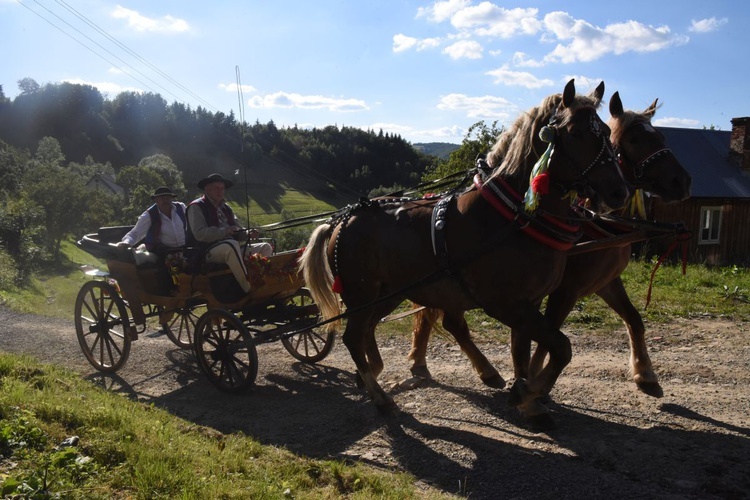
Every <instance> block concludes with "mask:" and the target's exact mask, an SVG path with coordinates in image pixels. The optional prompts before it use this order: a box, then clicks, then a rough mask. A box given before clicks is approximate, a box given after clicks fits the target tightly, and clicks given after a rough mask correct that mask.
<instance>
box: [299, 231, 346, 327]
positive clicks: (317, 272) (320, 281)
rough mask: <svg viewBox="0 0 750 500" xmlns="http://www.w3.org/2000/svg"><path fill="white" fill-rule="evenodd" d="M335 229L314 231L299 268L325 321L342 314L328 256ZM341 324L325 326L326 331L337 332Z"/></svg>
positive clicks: (335, 323) (334, 322)
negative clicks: (329, 242) (329, 244)
mask: <svg viewBox="0 0 750 500" xmlns="http://www.w3.org/2000/svg"><path fill="white" fill-rule="evenodd" d="M333 227H334V226H333V225H331V224H322V225H320V226H318V228H317V229H315V231H313V233H312V235H310V241H309V242H308V244H307V246H306V247H305V251H304V252H302V256H301V257H300V266H299V267H300V272H301V273H302V277H303V279H304V280H305V285H306V286H307V288H308V289H309V290H310V294H311V295H312V298H313V300H314V301H315V303H316V304H317V305H318V309H320V313H321V315H322V316H323V320H328V319H330V318H333V317H336V316H338V315H340V314H341V305H340V304H339V300H338V297H336V294H335V293H333V289H332V288H333V273H332V272H331V267H330V266H329V265H328V256H327V255H326V248H327V246H328V245H327V243H328V240H329V239H330V237H331V232H332V230H333ZM340 323H341V321H340V320H337V321H333V322H331V323H328V324H327V325H325V330H326V331H332V330H335V329H336V327H338V325H339V324H340Z"/></svg>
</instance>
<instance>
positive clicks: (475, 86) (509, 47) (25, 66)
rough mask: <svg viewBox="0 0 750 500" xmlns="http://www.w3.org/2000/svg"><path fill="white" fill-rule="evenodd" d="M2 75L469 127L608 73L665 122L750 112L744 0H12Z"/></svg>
mask: <svg viewBox="0 0 750 500" xmlns="http://www.w3.org/2000/svg"><path fill="white" fill-rule="evenodd" d="M0 47H1V48H2V52H3V54H4V57H3V60H2V63H0V85H2V87H3V91H4V93H5V95H6V97H9V98H11V99H12V98H15V97H16V96H17V95H18V93H19V89H18V85H17V82H18V81H19V80H21V79H23V78H27V77H28V78H32V79H34V80H35V81H37V82H38V83H39V84H40V85H44V84H46V83H59V82H72V83H82V84H88V85H93V86H95V87H96V88H98V89H99V91H100V92H102V94H104V95H105V96H106V97H107V98H109V99H114V97H115V96H116V95H117V94H118V93H119V92H122V91H137V92H153V93H158V94H161V95H162V97H164V99H166V101H167V102H168V103H172V102H175V101H177V102H182V103H185V104H187V105H190V106H191V108H192V109H196V108H197V107H198V106H201V107H203V108H205V109H207V110H209V111H212V112H223V113H226V114H229V113H230V112H233V113H234V115H235V117H236V118H237V119H238V120H244V121H245V122H247V123H249V124H253V123H255V122H256V121H257V122H260V123H268V122H270V121H273V122H274V123H275V124H276V126H277V127H294V126H298V127H301V128H312V127H318V128H321V127H326V126H329V125H335V126H338V127H342V126H347V127H359V128H362V129H365V130H373V131H375V132H379V131H380V130H382V131H383V132H386V133H392V134H398V135H400V136H401V137H403V138H404V139H405V140H407V141H409V142H411V143H421V142H451V143H460V142H461V141H462V140H463V139H464V138H465V137H466V133H467V131H468V129H469V127H471V125H473V124H475V123H477V122H479V121H480V120H483V121H484V122H485V123H487V124H491V123H493V122H495V121H496V122H497V125H498V126H501V125H509V124H511V123H512V122H513V121H514V120H515V119H516V117H517V116H518V115H519V114H520V113H522V112H523V111H524V110H527V109H530V108H531V107H533V106H536V105H538V104H539V103H540V102H541V101H542V99H543V98H544V97H545V96H547V95H550V94H554V93H559V92H562V90H563V88H564V86H565V83H566V82H567V81H568V80H570V79H571V78H575V82H576V89H577V90H578V92H579V93H588V92H590V91H591V90H592V89H594V88H595V87H596V86H597V85H598V84H599V82H601V81H604V82H605V86H606V91H605V102H604V105H603V107H602V110H601V111H600V115H601V116H602V118H603V119H604V120H607V119H608V118H609V111H608V109H607V103H608V101H609V99H610V97H611V95H612V94H613V93H614V92H615V91H619V92H620V97H621V99H622V102H623V104H624V106H625V108H626V109H634V110H643V109H645V108H647V107H648V106H649V105H650V104H651V103H652V102H653V100H654V99H656V98H658V99H659V102H660V103H661V104H662V106H661V108H659V110H658V111H657V113H656V116H655V118H654V123H655V124H656V125H661V126H669V127H683V128H703V127H711V126H713V127H716V128H718V129H721V130H731V121H730V120H731V119H732V118H735V117H745V116H750V86H749V85H748V83H747V82H748V81H750V79H749V78H748V73H749V72H750V64H748V62H749V61H748V60H747V57H746V54H747V48H748V47H750V2H746V1H741V0H732V1H729V0H700V1H698V0H647V1H646V0H620V1H610V0H599V1H585V2H584V1H581V0H536V1H525V0H515V1H509V2H505V1H500V0H492V1H482V2H479V1H472V0H447V1H437V2H430V1H412V0H402V1H396V0H394V1H391V0H314V1H313V0H290V1H286V0H273V1H270V0H265V1H261V0H217V1H214V2H206V1H194V0H114V1H109V0H0Z"/></svg>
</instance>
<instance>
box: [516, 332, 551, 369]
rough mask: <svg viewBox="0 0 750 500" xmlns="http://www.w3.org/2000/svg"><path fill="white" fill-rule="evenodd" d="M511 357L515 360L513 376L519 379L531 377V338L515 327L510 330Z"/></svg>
mask: <svg viewBox="0 0 750 500" xmlns="http://www.w3.org/2000/svg"><path fill="white" fill-rule="evenodd" d="M545 353H546V351H545ZM510 357H511V359H512V360H513V376H514V377H515V378H517V379H519V378H529V374H530V373H532V372H530V370H529V366H530V365H529V359H530V357H531V339H529V338H528V337H526V336H525V335H522V334H521V332H519V331H518V330H516V329H515V328H512V329H511V330H510ZM542 359H544V358H542ZM536 373H538V371H537V372H536ZM536 373H535V374H536Z"/></svg>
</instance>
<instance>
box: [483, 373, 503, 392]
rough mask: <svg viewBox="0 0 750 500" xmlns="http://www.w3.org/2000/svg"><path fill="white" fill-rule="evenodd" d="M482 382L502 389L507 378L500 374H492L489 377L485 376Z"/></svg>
mask: <svg viewBox="0 0 750 500" xmlns="http://www.w3.org/2000/svg"><path fill="white" fill-rule="evenodd" d="M482 382H483V383H484V385H486V386H488V387H493V388H495V389H502V388H504V387H505V379H504V378H503V377H501V376H500V375H499V374H495V375H492V376H491V377H488V378H483V379H482Z"/></svg>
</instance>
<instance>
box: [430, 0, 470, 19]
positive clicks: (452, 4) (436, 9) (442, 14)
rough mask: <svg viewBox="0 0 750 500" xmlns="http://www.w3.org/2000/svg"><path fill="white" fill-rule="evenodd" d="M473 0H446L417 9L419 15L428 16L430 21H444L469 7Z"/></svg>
mask: <svg viewBox="0 0 750 500" xmlns="http://www.w3.org/2000/svg"><path fill="white" fill-rule="evenodd" d="M470 4H471V0H446V1H443V2H435V3H434V4H433V5H432V6H431V7H420V8H419V9H418V10H417V17H418V18H419V17H426V18H427V20H428V21H432V22H435V23H442V22H443V21H445V20H446V19H450V18H451V17H452V16H453V14H455V13H456V12H458V11H460V10H461V9H464V8H466V7H468V6H469V5H470Z"/></svg>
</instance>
